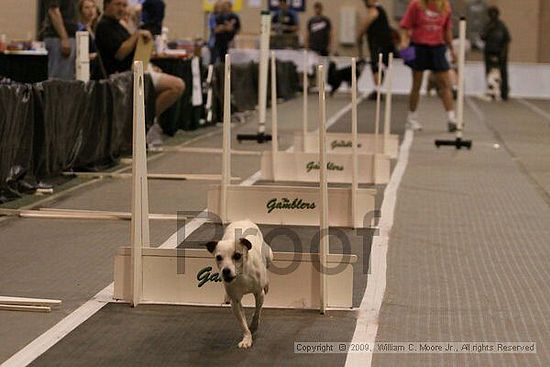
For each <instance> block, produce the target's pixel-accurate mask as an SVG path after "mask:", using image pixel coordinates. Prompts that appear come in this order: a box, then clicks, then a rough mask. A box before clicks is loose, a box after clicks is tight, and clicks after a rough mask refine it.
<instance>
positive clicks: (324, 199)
mask: <svg viewBox="0 0 550 367" xmlns="http://www.w3.org/2000/svg"><path fill="white" fill-rule="evenodd" d="M318 76H319V142H320V144H319V163H320V165H321V167H320V180H319V193H320V195H321V200H320V202H321V209H320V210H319V223H320V226H319V227H320V235H321V243H320V244H319V262H320V264H319V265H320V267H319V269H320V278H321V281H320V286H321V289H320V292H319V294H320V305H321V307H320V311H321V313H322V314H324V313H325V312H326V309H327V304H328V300H327V296H328V292H327V274H326V269H327V256H328V254H329V237H328V234H329V222H328V172H327V163H328V162H327V149H326V144H327V136H326V135H327V126H326V122H327V116H326V114H327V106H326V96H325V70H324V67H323V65H319V66H318Z"/></svg>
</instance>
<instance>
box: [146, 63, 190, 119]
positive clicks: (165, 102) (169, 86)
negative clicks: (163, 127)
mask: <svg viewBox="0 0 550 367" xmlns="http://www.w3.org/2000/svg"><path fill="white" fill-rule="evenodd" d="M154 79H157V80H155V92H156V95H157V98H156V102H155V107H156V116H157V118H158V117H159V116H160V115H162V113H163V112H164V111H166V110H167V109H168V108H170V106H172V105H173V104H174V103H175V102H176V101H177V100H178V99H179V98H180V97H181V95H182V94H183V92H184V90H185V83H184V82H183V80H181V79H180V78H178V77H175V76H172V75H168V74H164V73H158V75H157V76H156V77H155V78H154Z"/></svg>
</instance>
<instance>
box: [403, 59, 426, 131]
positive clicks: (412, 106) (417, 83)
mask: <svg viewBox="0 0 550 367" xmlns="http://www.w3.org/2000/svg"><path fill="white" fill-rule="evenodd" d="M423 76H424V72H423V71H421V70H413V71H412V87H411V93H410V95H409V114H408V115H407V124H408V125H409V127H410V128H411V129H413V130H422V125H421V124H420V123H419V122H418V115H417V112H416V110H417V108H418V103H419V101H420V88H421V87H422V77H423Z"/></svg>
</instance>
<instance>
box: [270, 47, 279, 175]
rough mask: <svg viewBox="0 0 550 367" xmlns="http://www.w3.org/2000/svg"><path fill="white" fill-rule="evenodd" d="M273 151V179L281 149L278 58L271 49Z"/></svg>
mask: <svg viewBox="0 0 550 367" xmlns="http://www.w3.org/2000/svg"><path fill="white" fill-rule="evenodd" d="M271 129H272V133H271V135H272V140H271V153H272V162H271V167H272V170H273V179H274V180H275V177H276V176H275V173H276V172H275V171H276V166H277V165H276V161H277V152H278V151H279V123H278V115H277V59H276V57H275V51H271Z"/></svg>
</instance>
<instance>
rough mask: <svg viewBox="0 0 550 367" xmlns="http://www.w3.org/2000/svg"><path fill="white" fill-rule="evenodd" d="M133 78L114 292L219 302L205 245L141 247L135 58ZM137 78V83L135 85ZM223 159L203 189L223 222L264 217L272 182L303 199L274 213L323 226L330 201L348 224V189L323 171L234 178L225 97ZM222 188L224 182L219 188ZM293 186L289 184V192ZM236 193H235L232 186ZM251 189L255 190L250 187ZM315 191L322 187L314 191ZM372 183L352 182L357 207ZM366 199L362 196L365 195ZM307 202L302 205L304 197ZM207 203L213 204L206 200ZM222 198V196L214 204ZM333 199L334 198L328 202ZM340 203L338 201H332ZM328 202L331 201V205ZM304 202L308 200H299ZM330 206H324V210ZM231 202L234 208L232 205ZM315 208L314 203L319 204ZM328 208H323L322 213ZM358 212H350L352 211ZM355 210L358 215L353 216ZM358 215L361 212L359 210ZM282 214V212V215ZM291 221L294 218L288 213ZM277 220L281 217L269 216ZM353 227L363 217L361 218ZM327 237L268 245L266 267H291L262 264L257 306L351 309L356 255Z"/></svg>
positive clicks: (142, 174) (142, 165)
mask: <svg viewBox="0 0 550 367" xmlns="http://www.w3.org/2000/svg"><path fill="white" fill-rule="evenodd" d="M230 62H231V60H230V58H229V55H227V56H226V69H225V70H226V80H225V83H226V86H225V101H229V100H230V90H231V89H230V88H231V84H230V83H231V79H230V76H229V73H230V70H231V67H230ZM134 73H136V75H138V78H136V83H137V84H136V87H137V88H135V91H136V92H135V93H136V95H135V97H136V98H135V100H134V101H137V103H136V105H135V107H134V170H133V173H134V178H133V182H134V186H133V191H132V203H133V205H132V246H131V247H122V248H120V249H119V250H118V251H117V254H116V256H115V269H114V278H115V285H114V298H115V299H116V300H120V301H125V302H129V303H131V304H132V305H134V306H137V305H138V304H181V305H200V306H221V305H223V304H224V298H225V291H224V289H223V286H222V279H221V276H220V275H219V274H218V272H217V270H216V268H215V261H214V259H213V258H212V254H210V253H209V252H208V251H207V250H206V249H166V248H151V247H149V227H148V222H147V219H146V218H147V216H146V214H148V211H149V209H148V198H147V168H146V161H145V154H146V153H145V140H144V139H145V136H144V134H145V130H144V128H143V126H144V123H145V121H144V114H143V109H142V107H143V93H142V92H143V67H142V65H141V63H138V64H136V65H135V67H134ZM140 86H141V88H139V87H140ZM224 106H225V107H224V130H223V132H224V138H223V141H224V159H223V163H222V164H223V167H222V171H223V176H224V177H223V178H222V185H220V186H217V187H216V188H214V189H212V190H210V192H209V194H208V202H209V204H208V206H209V208H211V207H215V209H216V210H212V209H210V210H212V211H213V212H214V213H216V214H218V215H219V216H222V218H223V220H224V221H226V222H229V221H234V220H239V219H244V218H249V219H251V220H253V221H254V222H256V223H266V222H269V220H267V221H266V220H262V219H265V217H262V213H261V212H262V211H264V212H265V211H266V209H265V207H263V208H262V205H259V206H254V204H256V202H259V201H258V200H256V198H257V197H267V196H269V195H271V196H273V195H274V190H277V189H280V190H281V195H284V196H296V197H304V198H305V199H304V200H305V201H302V202H299V203H298V202H295V203H294V206H295V208H293V209H291V208H290V207H292V205H289V209H288V210H287V209H285V208H282V207H277V205H274V206H273V208H274V209H273V210H272V212H273V211H274V212H275V213H274V214H275V215H278V216H279V218H280V217H281V214H282V216H283V217H286V218H288V217H290V218H292V216H289V215H288V211H291V212H292V211H295V215H296V216H297V217H299V218H302V219H301V220H302V222H303V221H304V220H306V221H307V222H308V223H310V224H311V225H317V226H320V228H325V229H327V228H328V226H329V224H330V225H339V224H338V223H339V222H338V221H335V223H333V222H332V220H333V219H334V218H333V211H334V208H336V210H341V211H345V213H343V214H342V215H343V216H345V217H346V221H345V222H342V224H348V226H349V224H350V221H351V219H350V218H351V216H350V207H351V203H350V200H351V196H350V190H349V189H338V190H332V189H331V190H328V188H327V183H326V179H325V180H323V182H324V185H323V187H324V189H322V190H320V189H319V188H311V187H310V188H308V187H304V188H299V187H290V188H285V187H261V186H259V187H258V186H252V187H246V186H234V185H231V184H230V181H229V180H227V177H229V176H230V174H231V164H230V144H229V143H230V140H229V139H230V136H231V132H230V126H231V121H230V112H231V111H230V104H229V103H226V104H224ZM222 188H224V189H223V190H222ZM292 190H294V192H292ZM236 193H237V194H236ZM258 193H259V194H258ZM320 193H322V194H320ZM375 194H376V193H375V191H374V190H357V200H358V202H359V203H361V205H362V206H361V205H360V206H359V208H358V209H357V210H358V211H359V210H365V212H364V213H365V214H366V213H367V212H368V210H373V209H374V196H375ZM363 199H364V200H363ZM371 199H372V201H371V204H372V207H370V208H367V207H366V206H365V205H364V203H365V202H369V200H371ZM306 201H307V202H310V203H309V206H308V205H306V204H307V203H306ZM214 203H215V204H214ZM222 203H223V204H222ZM333 203H334V204H333ZM341 203H347V204H346V205H347V206H346V205H344V206H341V207H340V209H338V204H341ZM333 205H334V208H333ZM306 206H308V207H307V208H306ZM329 206H330V211H329V210H328V209H329ZM235 208H237V209H235ZM321 209H322V210H321ZM329 214H330V215H329ZM355 214H358V213H355ZM359 217H360V216H358V218H359ZM361 218H362V217H361ZM287 220H288V219H287ZM291 222H293V223H288V224H294V225H296V224H300V223H299V222H300V221H299V220H298V221H297V222H298V223H296V222H294V221H292V220H291ZM277 223H278V224H282V223H283V222H282V221H277ZM360 226H361V227H362V226H363V224H362V223H361V225H360ZM328 245H329V244H328V237H327V238H325V239H324V242H323V243H322V244H321V246H320V253H319V254H312V253H293V252H274V267H275V268H279V269H285V268H289V267H293V270H292V271H288V272H284V274H280V273H273V272H270V274H269V277H270V291H269V294H268V295H267V297H266V300H265V303H264V307H272V308H298V309H319V310H320V311H321V312H322V313H324V312H325V311H326V310H327V309H331V308H333V309H334V308H338V309H351V308H352V307H353V303H352V301H353V264H354V263H356V262H357V256H356V255H343V254H330V253H329V246H328ZM321 264H322V265H324V266H325V267H328V268H335V267H339V268H340V269H341V271H340V272H339V273H337V274H330V275H329V274H326V273H321V272H320V271H319V270H318V269H320V268H321V267H320V266H319V265H321ZM243 304H244V305H246V306H250V307H253V306H254V299H253V296H252V295H247V296H245V297H244V299H243Z"/></svg>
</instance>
